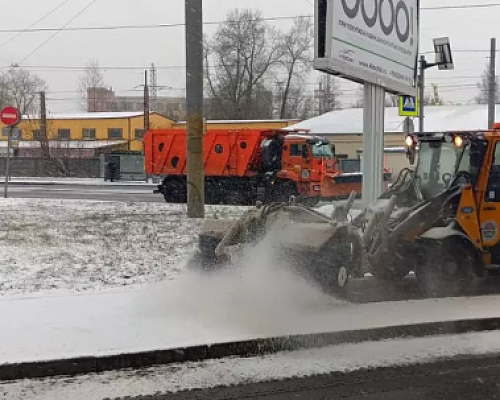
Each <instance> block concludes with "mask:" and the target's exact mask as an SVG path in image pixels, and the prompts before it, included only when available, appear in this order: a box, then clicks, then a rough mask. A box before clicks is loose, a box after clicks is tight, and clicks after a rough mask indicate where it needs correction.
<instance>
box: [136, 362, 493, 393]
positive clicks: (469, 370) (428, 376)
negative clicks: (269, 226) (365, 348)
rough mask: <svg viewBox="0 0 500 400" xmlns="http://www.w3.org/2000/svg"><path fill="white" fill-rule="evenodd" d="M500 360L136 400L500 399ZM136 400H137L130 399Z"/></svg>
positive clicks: (322, 377) (366, 373)
mask: <svg viewBox="0 0 500 400" xmlns="http://www.w3.org/2000/svg"><path fill="white" fill-rule="evenodd" d="M499 360H500V358H499V356H498V355H495V356H486V357H477V358H463V359H456V360H451V361H441V362H435V363H432V364H425V365H418V366H411V367H395V368H383V369H378V370H373V371H358V372H354V373H348V374H343V373H334V374H329V375H324V376H316V377H309V378H296V379H291V380H287V381H279V382H269V383H257V384H248V385H244V386H237V387H231V388H216V389H210V390H198V391H195V392H185V393H177V394H163V395H153V396H144V397H142V396H141V397H135V398H133V400H146V399H147V400H188V399H197V400H205V399H206V400H219V399H220V400H222V399H233V400H236V399H245V400H250V399H265V400H289V399H295V400H330V399H332V400H335V399H343V400H402V399H404V400H421V399H425V400H438V399H439V400H477V399H488V400H490V399H500V384H499V383H498V376H500V361H499ZM128 399H129V400H132V398H128Z"/></svg>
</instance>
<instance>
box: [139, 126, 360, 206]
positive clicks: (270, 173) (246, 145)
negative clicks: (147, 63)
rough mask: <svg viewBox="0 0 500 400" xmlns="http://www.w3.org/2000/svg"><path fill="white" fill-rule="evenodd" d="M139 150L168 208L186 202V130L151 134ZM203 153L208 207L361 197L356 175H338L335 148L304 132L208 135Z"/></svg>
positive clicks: (231, 132)
mask: <svg viewBox="0 0 500 400" xmlns="http://www.w3.org/2000/svg"><path fill="white" fill-rule="evenodd" d="M144 146H145V164H146V173H147V174H148V175H156V176H160V177H161V178H162V183H161V184H160V185H159V186H158V189H157V190H155V193H161V194H162V195H163V196H164V197H165V200H166V201H167V202H168V203H185V202H186V201H187V188H186V173H187V170H186V130H176V129H167V130H151V131H149V132H147V133H146V135H145V138H144ZM203 148H204V167H205V201H206V203H207V204H235V205H236V204H237V205H252V204H255V203H256V202H257V201H261V202H263V203H269V202H287V201H288V200H289V199H290V197H291V196H296V198H297V199H298V201H299V202H301V203H303V204H304V203H306V204H308V205H315V204H317V203H318V202H319V201H320V200H321V199H334V198H342V197H347V196H348V195H349V194H350V193H351V192H352V191H353V190H354V191H356V192H357V193H358V194H359V193H361V173H359V174H356V173H355V174H352V173H350V174H343V173H342V171H340V170H339V167H338V162H337V160H336V158H335V154H334V152H335V150H334V146H332V145H331V143H330V142H329V141H328V140H326V139H324V138H322V137H318V136H311V135H308V134H306V133H305V132H303V131H302V132H301V131H281V130H266V131H261V130H212V131H208V132H207V133H206V134H205V136H204V142H203Z"/></svg>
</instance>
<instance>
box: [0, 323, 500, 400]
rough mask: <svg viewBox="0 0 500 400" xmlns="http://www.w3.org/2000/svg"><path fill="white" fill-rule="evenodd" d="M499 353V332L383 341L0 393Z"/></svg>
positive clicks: (134, 385) (62, 396)
mask: <svg viewBox="0 0 500 400" xmlns="http://www.w3.org/2000/svg"><path fill="white" fill-rule="evenodd" d="M499 351H500V334H499V333H498V332H496V331H495V332H485V333H471V334H466V335H455V336H438V337H429V338H421V339H404V340H403V339H401V340H387V341H383V342H367V343H360V344H353V345H344V346H334V347H327V348H321V349H313V350H303V351H295V352H289V353H280V354H276V355H271V356H264V357H256V358H248V359H240V358H233V359H222V360H212V361H207V362H198V363H187V364H176V365H170V366H163V367H159V368H150V369H147V370H142V371H137V372H134V371H122V372H108V373H103V374H99V375H87V376H81V377H76V378H62V379H44V380H33V381H30V380H25V381H19V382H13V383H7V384H3V385H2V388H1V389H0V394H3V395H4V396H5V397H6V398H9V399H12V400H14V399H23V400H35V399H36V400H66V399H72V400H94V399H95V400H97V399H99V400H101V399H103V398H116V397H125V396H140V395H154V394H158V393H164V392H177V391H181V390H190V389H203V388H211V387H216V386H218V385H223V386H229V385H236V384H248V383H254V382H265V381H270V380H283V379H287V378H293V377H307V376H313V375H319V374H327V373H332V372H351V371H356V370H359V369H362V368H378V367H389V366H403V365H412V364H415V363H423V362H429V361H432V360H435V359H436V358H449V357H454V356H472V355H484V354H488V353H497V352H499Z"/></svg>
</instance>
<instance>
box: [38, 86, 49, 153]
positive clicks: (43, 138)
mask: <svg viewBox="0 0 500 400" xmlns="http://www.w3.org/2000/svg"><path fill="white" fill-rule="evenodd" d="M38 140H40V149H41V150H42V156H44V157H47V158H48V157H49V155H50V150H49V148H48V145H49V144H48V141H47V105H46V101H45V91H41V92H40V137H39V138H38Z"/></svg>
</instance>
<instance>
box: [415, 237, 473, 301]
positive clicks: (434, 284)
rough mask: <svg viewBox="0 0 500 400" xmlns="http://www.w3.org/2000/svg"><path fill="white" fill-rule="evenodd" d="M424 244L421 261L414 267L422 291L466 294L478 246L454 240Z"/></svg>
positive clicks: (429, 294) (440, 294) (426, 294)
mask: <svg viewBox="0 0 500 400" xmlns="http://www.w3.org/2000/svg"><path fill="white" fill-rule="evenodd" d="M422 246H423V248H422V256H423V257H422V259H421V260H422V262H421V263H420V264H419V265H418V266H417V268H416V270H415V273H416V276H417V281H418V284H419V287H420V290H421V291H422V293H423V294H424V295H425V296H428V297H453V296H460V295H463V294H466V289H468V288H469V287H470V286H471V283H472V281H473V279H474V276H475V270H476V263H477V257H476V254H474V251H475V249H472V248H471V245H465V244H464V242H462V241H459V240H452V239H450V240H445V241H442V242H439V243H438V242H437V241H436V242H434V241H428V242H424V243H423V244H422Z"/></svg>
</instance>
